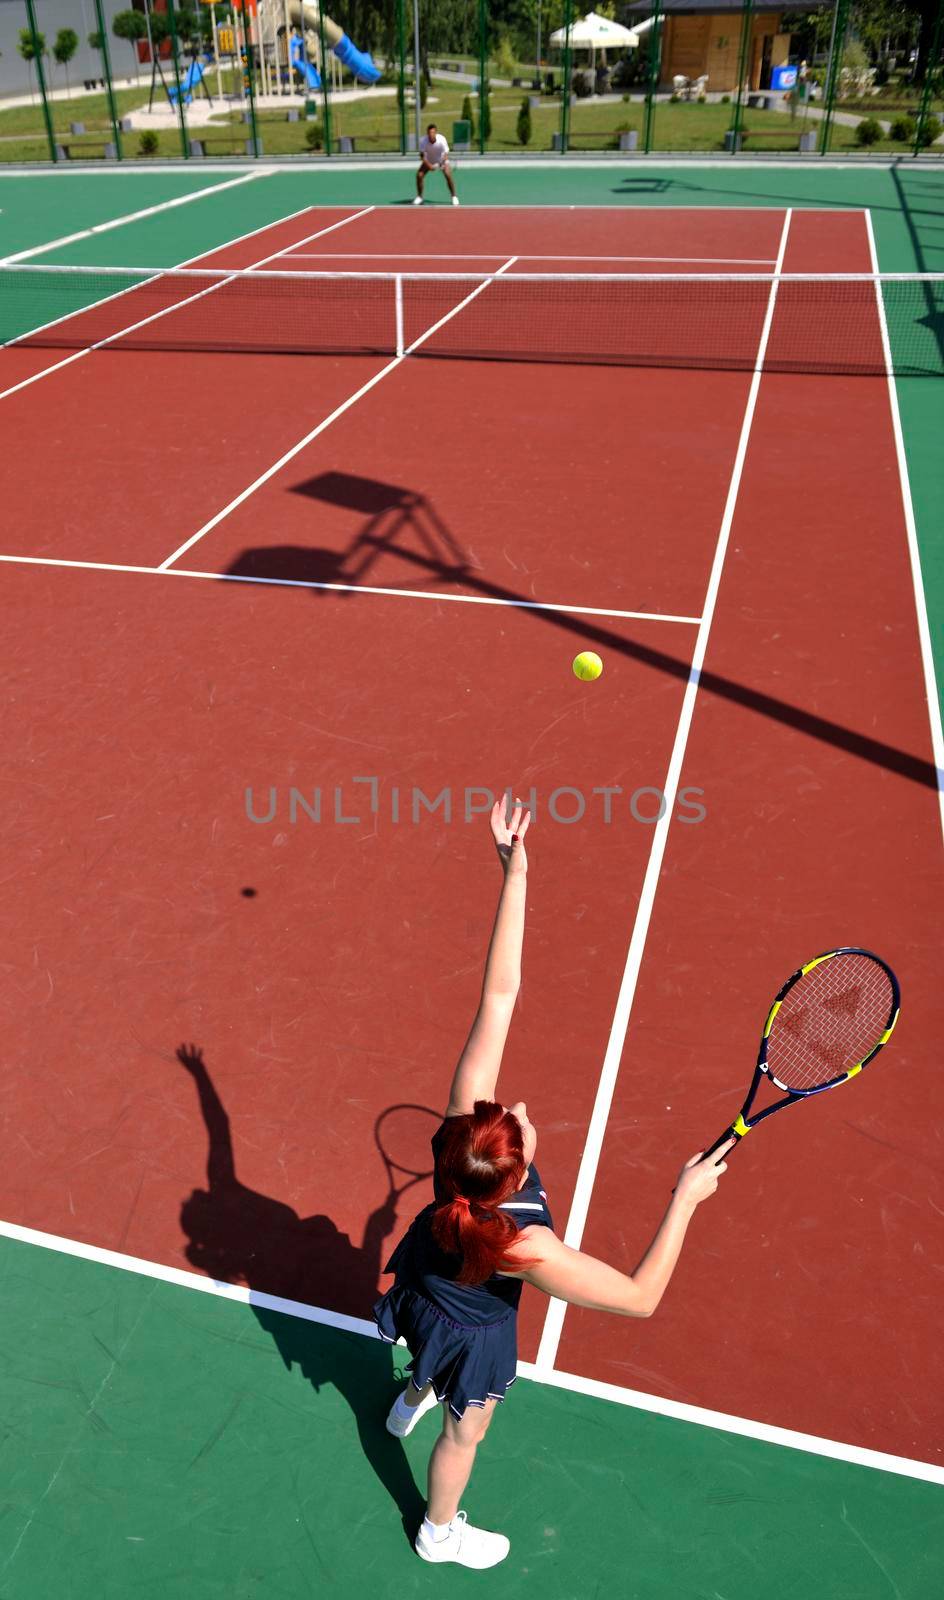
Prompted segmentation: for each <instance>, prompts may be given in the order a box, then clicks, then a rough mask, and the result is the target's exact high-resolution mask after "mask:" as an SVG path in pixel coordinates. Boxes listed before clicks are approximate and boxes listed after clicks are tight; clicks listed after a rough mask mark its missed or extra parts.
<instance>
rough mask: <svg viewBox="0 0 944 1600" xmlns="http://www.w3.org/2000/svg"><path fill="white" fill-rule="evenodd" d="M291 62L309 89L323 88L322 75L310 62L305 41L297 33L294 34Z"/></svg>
mask: <svg viewBox="0 0 944 1600" xmlns="http://www.w3.org/2000/svg"><path fill="white" fill-rule="evenodd" d="M291 60H292V66H293V67H294V68H295V71H296V72H300V73H301V75H302V77H303V78H304V80H305V82H306V84H307V85H308V87H309V89H320V88H321V73H320V72H319V71H318V68H317V67H316V66H315V65H314V63H313V62H311V61H309V59H308V57H307V56H306V54H305V45H304V41H303V40H302V39H301V38H299V35H298V34H297V33H293V34H292V48H291Z"/></svg>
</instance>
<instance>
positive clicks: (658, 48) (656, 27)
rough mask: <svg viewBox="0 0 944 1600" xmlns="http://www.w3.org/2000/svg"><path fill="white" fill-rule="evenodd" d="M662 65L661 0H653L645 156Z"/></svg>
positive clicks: (647, 149)
mask: <svg viewBox="0 0 944 1600" xmlns="http://www.w3.org/2000/svg"><path fill="white" fill-rule="evenodd" d="M661 65H662V0H655V4H654V5H653V8H652V27H651V29H650V31H649V82H648V84H647V86H646V112H645V118H646V120H645V132H644V134H643V149H644V151H645V153H646V155H648V154H649V152H650V150H651V149H652V130H653V124H654V121H655V97H656V90H657V89H658V87H659V69H660V67H661Z"/></svg>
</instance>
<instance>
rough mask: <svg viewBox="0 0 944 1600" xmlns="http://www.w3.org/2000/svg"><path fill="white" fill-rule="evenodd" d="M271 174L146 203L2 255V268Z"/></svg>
mask: <svg viewBox="0 0 944 1600" xmlns="http://www.w3.org/2000/svg"><path fill="white" fill-rule="evenodd" d="M271 176H272V172H271V168H269V169H267V170H266V171H265V172H246V173H243V175H242V177H239V178H230V179H228V180H227V182H226V183H213V184H210V185H209V186H208V187H207V188H206V189H197V190H196V191H195V193H193V194H183V195H178V196H177V198H176V200H162V201H161V202H160V204H159V205H153V206H145V208H144V210H143V211H128V212H126V214H125V215H124V216H123V217H113V218H112V219H111V221H110V222H97V223H96V224H95V226H94V227H93V228H82V229H81V230H80V232H79V233H65V234H63V236H62V238H61V239H53V240H52V241H51V242H50V243H49V244H38V245H34V246H33V248H32V249H31V250H19V251H17V253H16V255H13V256H3V257H0V267H7V266H10V265H11V264H12V263H13V262H14V261H28V260H29V258H30V256H41V255H44V254H45V253H46V251H48V250H59V249H61V248H62V246H63V245H67V244H75V243H76V241H77V240H79V239H91V238H92V236H93V235H94V234H98V233H109V232H110V231H111V229H112V228H124V227H125V226H126V225H127V223H129V222H140V221H141V219H142V218H143V217H155V216H157V213H158V212H159V211H171V210H172V209H173V208H174V207H175V206H189V205H191V204H192V203H193V201H194V200H205V199H206V197H207V195H211V194H222V193H223V190H224V189H235V188H237V187H238V185H239V184H241V183H252V181H253V179H254V178H268V177H271ZM266 226H267V227H271V226H272V224H271V223H267V224H266ZM207 253H208V254H209V252H207Z"/></svg>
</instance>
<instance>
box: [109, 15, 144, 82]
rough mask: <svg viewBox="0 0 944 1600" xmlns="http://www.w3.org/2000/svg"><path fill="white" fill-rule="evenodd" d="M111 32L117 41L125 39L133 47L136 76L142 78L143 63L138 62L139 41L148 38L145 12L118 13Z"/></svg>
mask: <svg viewBox="0 0 944 1600" xmlns="http://www.w3.org/2000/svg"><path fill="white" fill-rule="evenodd" d="M111 31H112V33H113V34H114V35H115V38H116V39H125V40H126V41H127V43H128V44H129V45H130V46H131V53H132V55H133V56H134V71H135V76H136V77H137V78H140V76H141V63H140V61H139V60H138V48H137V47H138V40H139V39H146V38H147V20H146V18H145V15H144V12H143V11H118V12H116V13H115V17H114V20H113V21H112V25H111Z"/></svg>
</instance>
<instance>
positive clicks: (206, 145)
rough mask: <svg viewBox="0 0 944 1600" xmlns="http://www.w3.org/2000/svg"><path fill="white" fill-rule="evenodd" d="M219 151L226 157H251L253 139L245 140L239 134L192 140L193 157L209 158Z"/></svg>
mask: <svg viewBox="0 0 944 1600" xmlns="http://www.w3.org/2000/svg"><path fill="white" fill-rule="evenodd" d="M214 151H217V152H218V153H219V154H220V155H224V156H243V155H246V156H251V155H253V154H254V151H253V147H252V139H251V138H249V139H243V138H242V137H241V136H240V135H239V134H238V133H233V134H221V135H220V136H219V138H216V139H208V138H205V137H202V138H199V139H191V141H190V154H191V155H192V156H197V157H199V156H209V155H212V154H213V153H214ZM259 154H260V155H261V154H262V135H261V134H260V135H259Z"/></svg>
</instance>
